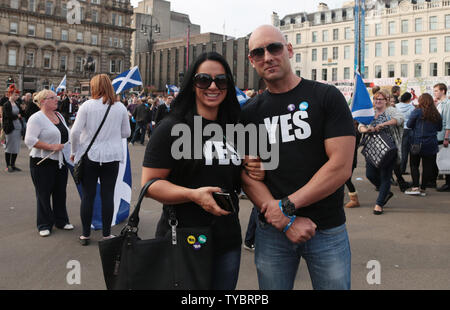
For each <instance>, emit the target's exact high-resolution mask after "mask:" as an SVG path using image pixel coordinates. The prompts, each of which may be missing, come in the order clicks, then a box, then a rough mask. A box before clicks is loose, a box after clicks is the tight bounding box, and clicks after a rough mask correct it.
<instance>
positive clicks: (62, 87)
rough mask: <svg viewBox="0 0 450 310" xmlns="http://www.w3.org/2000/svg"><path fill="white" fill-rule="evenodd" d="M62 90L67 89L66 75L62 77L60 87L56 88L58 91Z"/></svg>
mask: <svg viewBox="0 0 450 310" xmlns="http://www.w3.org/2000/svg"><path fill="white" fill-rule="evenodd" d="M62 90H66V76H65V75H64V78H63V79H62V81H61V83H59V85H58V87H57V88H56V92H60V91H62Z"/></svg>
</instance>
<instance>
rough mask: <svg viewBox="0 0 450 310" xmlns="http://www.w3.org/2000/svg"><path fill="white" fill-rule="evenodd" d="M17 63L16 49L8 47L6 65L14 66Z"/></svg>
mask: <svg viewBox="0 0 450 310" xmlns="http://www.w3.org/2000/svg"><path fill="white" fill-rule="evenodd" d="M16 64H17V50H15V49H9V50H8V66H13V67H15V66H16Z"/></svg>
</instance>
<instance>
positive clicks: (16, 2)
mask: <svg viewBox="0 0 450 310" xmlns="http://www.w3.org/2000/svg"><path fill="white" fill-rule="evenodd" d="M9 6H10V7H11V9H18V8H19V0H11V2H10V4H9Z"/></svg>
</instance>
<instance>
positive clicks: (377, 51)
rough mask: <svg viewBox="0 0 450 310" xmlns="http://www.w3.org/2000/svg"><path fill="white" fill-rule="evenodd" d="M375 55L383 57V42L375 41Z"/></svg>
mask: <svg viewBox="0 0 450 310" xmlns="http://www.w3.org/2000/svg"><path fill="white" fill-rule="evenodd" d="M375 57H381V43H375Z"/></svg>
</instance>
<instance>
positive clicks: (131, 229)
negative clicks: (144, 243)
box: [122, 225, 139, 233]
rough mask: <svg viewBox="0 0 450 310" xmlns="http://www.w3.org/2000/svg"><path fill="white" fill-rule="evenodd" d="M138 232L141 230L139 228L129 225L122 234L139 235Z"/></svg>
mask: <svg viewBox="0 0 450 310" xmlns="http://www.w3.org/2000/svg"><path fill="white" fill-rule="evenodd" d="M138 230H139V228H137V227H136V226H130V225H127V226H125V227H124V228H123V230H122V232H123V233H137V232H138Z"/></svg>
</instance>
